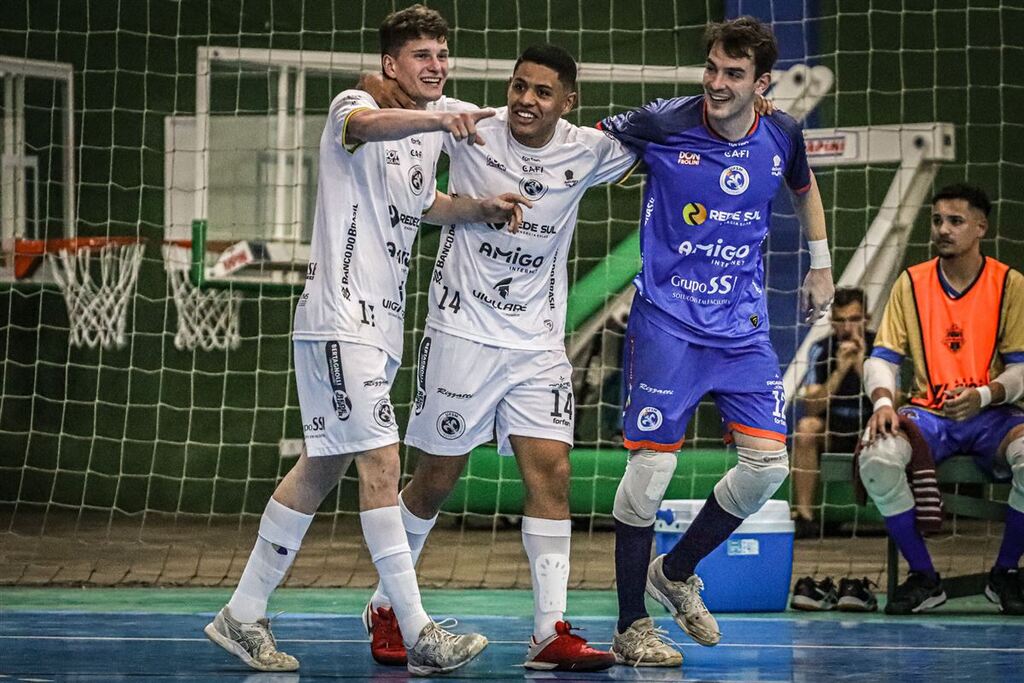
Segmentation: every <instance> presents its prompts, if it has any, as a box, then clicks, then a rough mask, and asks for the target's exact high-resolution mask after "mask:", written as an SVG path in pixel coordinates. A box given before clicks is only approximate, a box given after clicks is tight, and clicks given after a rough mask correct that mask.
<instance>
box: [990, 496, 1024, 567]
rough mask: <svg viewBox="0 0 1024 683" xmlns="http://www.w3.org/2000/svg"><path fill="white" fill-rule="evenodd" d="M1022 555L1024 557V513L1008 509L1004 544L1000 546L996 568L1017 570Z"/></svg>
mask: <svg viewBox="0 0 1024 683" xmlns="http://www.w3.org/2000/svg"><path fill="white" fill-rule="evenodd" d="M1021 555H1024V512H1021V511H1020V510H1014V509H1013V508H1007V509H1006V528H1005V529H1004V530H1003V544H1002V545H1001V546H999V557H997V558H996V566H997V567H1000V568H1002V569H1016V568H1017V564H1018V563H1019V562H1020V556H1021Z"/></svg>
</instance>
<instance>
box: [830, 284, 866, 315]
mask: <svg viewBox="0 0 1024 683" xmlns="http://www.w3.org/2000/svg"><path fill="white" fill-rule="evenodd" d="M850 304H860V307H861V308H863V309H864V310H865V311H867V310H868V297H867V295H866V294H865V293H864V290H863V289H861V288H860V287H840V288H839V289H837V290H836V293H835V297H834V298H833V299H832V307H833V308H839V307H840V306H849V305H850Z"/></svg>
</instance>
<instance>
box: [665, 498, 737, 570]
mask: <svg viewBox="0 0 1024 683" xmlns="http://www.w3.org/2000/svg"><path fill="white" fill-rule="evenodd" d="M742 523H743V519H742V518H740V517H734V516H733V515H730V514H729V513H728V512H726V511H725V510H723V509H722V506H721V505H719V504H718V499H717V498H715V494H714V492H712V493H711V495H710V496H708V499H707V502H705V503H704V507H702V508H701V509H700V512H699V513H697V516H696V517H695V518H694V520H693V521H692V522H691V523H690V528H689V529H687V530H686V534H685V535H684V536H683V537H682V539H680V541H679V543H677V544H676V547H675V548H672V550H670V551H669V553H668V555H666V556H665V563H664V565H662V569H663V570H664V571H665V578H667V579H669V580H671V581H685V580H686V579H688V578H690V576H691V575H692V574H693V573H694V571H695V570H696V569H697V563H698V562H700V561H701V560H703V559H704V558H705V557H707V556H708V555H710V554H711V551H713V550H714V549H715V548H717V547H718V546H720V545H721V544H722V541H724V540H725V539H727V538H729V534H731V533H732V532H734V531H736V527H738V526H739V525H740V524H742Z"/></svg>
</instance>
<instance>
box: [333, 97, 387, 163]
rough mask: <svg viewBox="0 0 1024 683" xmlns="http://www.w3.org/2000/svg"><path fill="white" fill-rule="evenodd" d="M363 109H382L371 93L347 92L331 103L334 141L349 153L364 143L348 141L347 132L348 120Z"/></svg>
mask: <svg viewBox="0 0 1024 683" xmlns="http://www.w3.org/2000/svg"><path fill="white" fill-rule="evenodd" d="M363 109H380V107H378V106H377V103H376V102H375V101H374V99H373V97H371V96H370V94H369V93H367V92H364V91H362V90H345V91H343V92H341V93H339V94H338V96H337V97H335V98H334V101H333V102H331V110H330V114H329V116H330V119H331V126H332V129H333V131H334V140H335V142H337V143H338V144H339V145H341V146H342V147H344V148H345V149H346V150H347V151H349V152H352V151H354V150H355V149H356V147H358V146H359V145H360V144H362V143H360V142H352V141H351V140H347V139H346V136H345V131H346V130H347V128H348V120H349V117H350V116H352V114H354V113H356V112H357V111H362V110H363Z"/></svg>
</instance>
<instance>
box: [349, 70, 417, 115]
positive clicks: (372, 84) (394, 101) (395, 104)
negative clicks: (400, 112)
mask: <svg viewBox="0 0 1024 683" xmlns="http://www.w3.org/2000/svg"><path fill="white" fill-rule="evenodd" d="M356 87H357V88H358V89H360V90H363V91H365V92H367V93H369V95H370V97H372V98H373V99H374V101H375V102H377V105H378V106H380V108H381V109H416V102H415V100H413V99H412V98H411V97H409V95H408V94H406V92H405V91H404V90H402V86H400V85H399V84H398V81H396V80H395V79H393V78H384V75H383V74H379V73H364V74H363V75H362V76H360V77H359V82H358V83H356Z"/></svg>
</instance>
